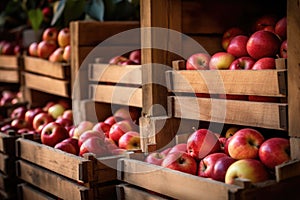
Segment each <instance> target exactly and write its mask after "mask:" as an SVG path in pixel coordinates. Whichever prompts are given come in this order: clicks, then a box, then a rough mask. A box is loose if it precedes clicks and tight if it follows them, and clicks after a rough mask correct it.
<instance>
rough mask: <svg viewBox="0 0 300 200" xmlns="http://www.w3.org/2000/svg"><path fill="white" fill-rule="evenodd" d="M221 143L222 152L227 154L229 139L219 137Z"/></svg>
mask: <svg viewBox="0 0 300 200" xmlns="http://www.w3.org/2000/svg"><path fill="white" fill-rule="evenodd" d="M219 142H220V145H221V150H222V151H224V152H225V150H224V149H225V144H226V142H227V138H226V137H219Z"/></svg>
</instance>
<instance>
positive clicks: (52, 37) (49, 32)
mask: <svg viewBox="0 0 300 200" xmlns="http://www.w3.org/2000/svg"><path fill="white" fill-rule="evenodd" d="M58 32H59V31H58V29H57V28H55V27H48V28H46V29H45V30H44V31H43V34H42V40H43V41H52V42H56V41H57V36H58Z"/></svg>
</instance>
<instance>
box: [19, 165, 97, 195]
mask: <svg viewBox="0 0 300 200" xmlns="http://www.w3.org/2000/svg"><path fill="white" fill-rule="evenodd" d="M16 164H17V171H18V174H17V176H18V178H20V179H22V180H23V181H25V182H27V183H30V184H32V185H34V186H36V187H38V188H40V189H42V190H44V191H47V192H49V193H50V194H53V195H54V196H57V197H59V198H62V199H93V191H92V189H89V188H86V187H84V186H81V185H79V184H78V183H76V182H74V181H71V180H70V179H66V178H64V177H63V176H60V175H58V174H55V173H53V172H51V171H49V170H46V169H43V168H41V167H38V166H36V165H34V164H30V163H28V162H26V161H22V160H18V161H17V163H16Z"/></svg>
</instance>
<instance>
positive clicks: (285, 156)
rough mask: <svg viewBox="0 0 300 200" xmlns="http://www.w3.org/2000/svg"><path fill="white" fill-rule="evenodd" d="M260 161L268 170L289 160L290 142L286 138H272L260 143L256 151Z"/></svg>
mask: <svg viewBox="0 0 300 200" xmlns="http://www.w3.org/2000/svg"><path fill="white" fill-rule="evenodd" d="M258 155H259V159H260V161H261V162H262V163H263V164H264V165H265V166H266V167H268V168H269V169H275V166H277V165H279V164H282V163H284V162H287V161H289V160H291V156H290V142H289V140H288V139H286V138H279V137H274V138H270V139H267V140H266V141H264V143H262V145H261V146H260V148H259V151H258Z"/></svg>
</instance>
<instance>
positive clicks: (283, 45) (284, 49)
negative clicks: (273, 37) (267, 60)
mask: <svg viewBox="0 0 300 200" xmlns="http://www.w3.org/2000/svg"><path fill="white" fill-rule="evenodd" d="M287 52H288V45H287V40H284V41H283V42H282V43H281V45H280V52H279V55H280V57H281V58H287V56H288V53H287Z"/></svg>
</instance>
